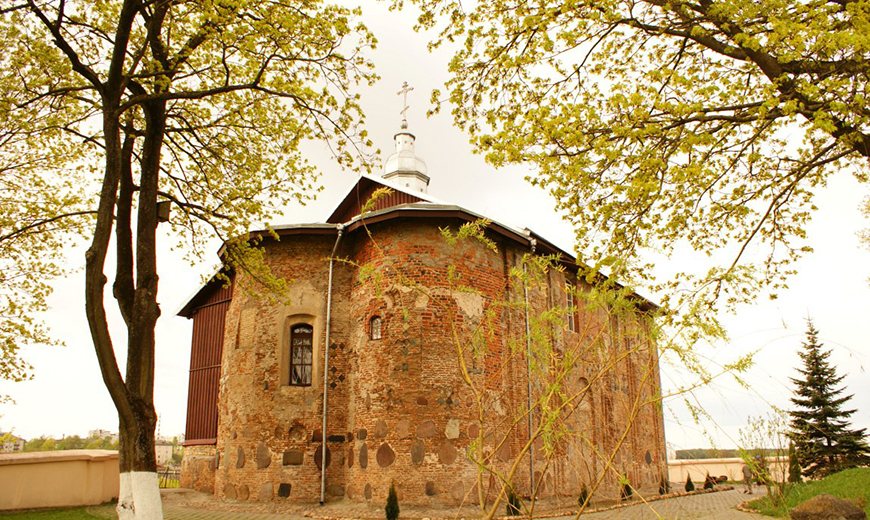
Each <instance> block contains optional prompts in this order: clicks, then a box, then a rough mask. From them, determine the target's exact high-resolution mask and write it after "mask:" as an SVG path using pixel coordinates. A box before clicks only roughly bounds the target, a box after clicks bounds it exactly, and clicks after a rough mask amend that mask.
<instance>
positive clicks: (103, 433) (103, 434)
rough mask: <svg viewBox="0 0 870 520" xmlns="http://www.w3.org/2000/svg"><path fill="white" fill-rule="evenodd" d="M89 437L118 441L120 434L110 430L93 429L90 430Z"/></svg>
mask: <svg viewBox="0 0 870 520" xmlns="http://www.w3.org/2000/svg"><path fill="white" fill-rule="evenodd" d="M88 438H89V439H109V440H110V441H111V442H113V443H115V442H118V434H117V433H115V432H110V431H109V430H91V431H89V432H88Z"/></svg>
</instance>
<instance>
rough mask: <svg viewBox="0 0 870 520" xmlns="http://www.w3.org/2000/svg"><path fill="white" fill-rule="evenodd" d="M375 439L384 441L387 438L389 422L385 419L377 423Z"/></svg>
mask: <svg viewBox="0 0 870 520" xmlns="http://www.w3.org/2000/svg"><path fill="white" fill-rule="evenodd" d="M373 435H374V436H375V439H383V438H384V437H386V436H387V422H386V421H384V420H383V419H378V421H377V422H376V423H375V431H374V433H373Z"/></svg>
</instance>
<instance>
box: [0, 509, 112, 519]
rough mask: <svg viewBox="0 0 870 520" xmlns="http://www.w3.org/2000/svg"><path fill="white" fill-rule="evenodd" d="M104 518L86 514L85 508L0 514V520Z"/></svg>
mask: <svg viewBox="0 0 870 520" xmlns="http://www.w3.org/2000/svg"><path fill="white" fill-rule="evenodd" d="M95 518H101V519H104V518H105V517H101V516H94V515H92V514H90V513H88V511H87V508H86V507H64V508H61V509H42V510H39V511H17V512H12V513H0V520H94V519H95Z"/></svg>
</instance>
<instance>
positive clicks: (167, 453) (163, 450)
mask: <svg viewBox="0 0 870 520" xmlns="http://www.w3.org/2000/svg"><path fill="white" fill-rule="evenodd" d="M154 456H155V457H156V458H157V465H158V466H166V465H167V464H169V463H170V462H172V443H171V442H167V441H162V440H161V441H157V442H156V443H154Z"/></svg>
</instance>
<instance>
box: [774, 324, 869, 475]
mask: <svg viewBox="0 0 870 520" xmlns="http://www.w3.org/2000/svg"><path fill="white" fill-rule="evenodd" d="M799 354H800V357H801V360H802V361H803V365H804V366H803V369H800V368H799V369H798V372H799V373H800V374H801V378H791V380H792V382H793V383H794V384H795V385H796V389H795V397H792V398H791V402H792V403H793V404H794V405H795V406H796V407H797V409H796V410H792V411H791V412H789V415H790V416H791V430H792V431H791V437H792V440H793V442H794V447H795V451H796V452H797V460H798V462H799V463H800V466H801V468H802V469H803V474H804V476H806V477H810V478H813V477H824V476H825V475H830V474H831V473H835V472H837V471H840V470H843V469H846V468H851V467H855V466H862V465H866V464H868V463H870V447H868V446H867V442H866V440H865V439H864V435H865V434H864V431H865V429H864V428H862V429H860V430H851V429H849V426H850V424H849V420H848V419H849V417H850V416H851V415H852V414H853V413H855V410H844V409H843V405H844V404H845V403H846V402H848V401H849V399H851V398H852V396H851V395H847V396H841V394H842V393H843V390H844V389H843V388H836V387H837V385H839V384H840V382H841V381H842V380H843V378H844V377H845V376H838V375H837V373H836V370H835V369H834V367H832V366H831V365H830V363H829V362H828V358H829V357H830V355H831V351H824V350H822V344H821V343H819V338H818V331H817V330H816V328H815V327H814V326H813V323H812V321H811V320H807V339H806V341H805V342H804V343H803V352H800V353H799Z"/></svg>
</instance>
